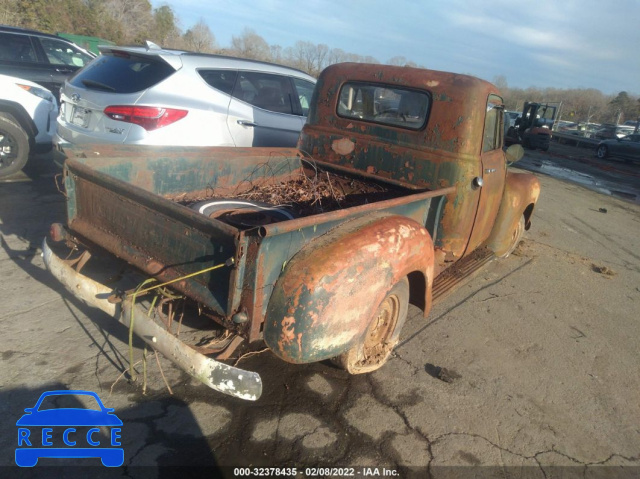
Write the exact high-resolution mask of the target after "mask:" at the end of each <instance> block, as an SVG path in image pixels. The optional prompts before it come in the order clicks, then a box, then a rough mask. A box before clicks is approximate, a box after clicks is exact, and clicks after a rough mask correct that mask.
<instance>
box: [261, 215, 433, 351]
mask: <svg viewBox="0 0 640 479" xmlns="http://www.w3.org/2000/svg"><path fill="white" fill-rule="evenodd" d="M433 255H434V252H433V242H432V239H431V236H430V235H429V232H428V231H427V230H426V229H425V228H424V227H423V226H422V225H420V224H419V223H417V222H415V221H413V220H411V219H409V218H406V217H404V216H391V215H389V216H384V215H375V216H373V215H369V216H367V217H365V218H359V219H357V220H353V221H349V222H347V223H343V224H342V225H340V226H338V227H337V228H335V229H333V230H331V231H330V232H329V233H327V234H325V235H323V236H321V237H318V238H316V239H315V240H313V241H312V242H310V243H309V244H307V245H306V246H305V247H304V248H303V249H302V250H300V251H299V252H298V253H297V254H296V255H295V256H294V257H293V258H292V259H291V260H290V261H289V262H288V264H287V266H286V268H285V269H284V272H283V273H282V275H281V276H280V278H279V279H278V281H277V283H276V285H275V287H274V291H273V294H272V295H271V298H270V300H269V306H268V307H267V313H266V317H265V325H264V340H265V342H266V344H267V345H268V346H269V348H270V349H271V350H272V351H273V352H274V354H276V355H277V356H278V357H280V358H281V359H283V360H285V361H288V362H292V363H309V362H315V361H322V360H324V359H329V358H332V357H336V356H338V355H340V354H341V353H343V352H345V351H347V350H348V349H349V348H350V347H352V346H353V345H354V344H355V343H356V342H357V341H358V340H359V339H360V338H361V337H362V336H363V335H364V333H365V330H366V328H367V326H368V324H369V322H370V320H371V317H372V315H373V314H374V312H375V310H376V308H377V307H378V305H379V304H380V303H381V302H382V300H383V299H384V297H385V295H386V294H387V293H388V292H389V291H390V290H391V288H392V287H393V285H395V284H396V283H397V282H398V281H400V280H401V279H402V278H403V277H405V276H407V275H408V274H409V273H413V272H419V273H421V274H422V275H423V276H424V279H425V281H424V282H420V283H421V284H422V285H425V286H426V288H425V291H423V294H424V298H420V299H421V301H420V302H422V299H424V304H426V306H425V314H426V312H427V311H426V310H428V308H429V306H430V304H431V297H430V296H431V281H432V279H433V257H434V256H433ZM412 276H413V275H412Z"/></svg>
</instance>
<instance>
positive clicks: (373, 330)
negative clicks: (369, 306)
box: [333, 277, 409, 374]
mask: <svg viewBox="0 0 640 479" xmlns="http://www.w3.org/2000/svg"><path fill="white" fill-rule="evenodd" d="M408 310H409V280H408V279H407V278H406V277H405V278H403V279H402V280H401V281H399V282H398V283H396V284H395V285H394V286H393V288H391V290H390V291H389V292H388V293H387V294H386V296H385V298H384V299H383V300H382V302H381V303H380V304H379V305H378V307H377V308H376V311H375V313H374V315H373V318H371V321H370V323H369V326H368V327H367V330H366V332H365V334H364V336H363V337H362V338H361V339H360V340H359V342H358V344H356V345H355V346H353V347H352V348H351V349H350V350H349V351H347V352H345V353H343V354H341V355H340V356H338V357H337V358H334V359H333V363H334V364H336V365H337V366H338V367H340V368H342V369H344V370H346V371H347V372H348V373H349V374H364V373H370V372H372V371H375V370H376V369H380V368H381V367H382V366H383V365H384V364H385V363H386V362H387V360H388V359H389V356H390V355H391V352H392V351H393V348H394V347H395V345H396V344H398V339H399V336H400V331H401V330H402V326H404V322H405V321H406V319H407V311H408Z"/></svg>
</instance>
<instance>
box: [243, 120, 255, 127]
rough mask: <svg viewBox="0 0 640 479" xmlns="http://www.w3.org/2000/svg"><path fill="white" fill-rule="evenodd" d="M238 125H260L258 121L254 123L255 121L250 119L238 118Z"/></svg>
mask: <svg viewBox="0 0 640 479" xmlns="http://www.w3.org/2000/svg"><path fill="white" fill-rule="evenodd" d="M238 125H242V126H258V124H257V123H254V122H252V121H249V120H238Z"/></svg>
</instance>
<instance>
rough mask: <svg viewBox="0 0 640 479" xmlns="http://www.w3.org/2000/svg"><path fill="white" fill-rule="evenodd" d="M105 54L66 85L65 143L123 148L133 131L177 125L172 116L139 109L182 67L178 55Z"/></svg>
mask: <svg viewBox="0 0 640 479" xmlns="http://www.w3.org/2000/svg"><path fill="white" fill-rule="evenodd" d="M101 50H102V55H101V56H100V57H98V58H97V59H96V60H94V61H93V62H92V63H91V64H89V65H88V66H87V67H86V68H83V69H82V70H80V71H79V72H78V73H77V74H76V75H74V76H73V77H72V78H71V79H70V80H68V81H67V82H66V83H65V87H64V89H63V91H62V95H61V98H60V119H59V121H58V135H59V136H60V137H61V138H63V139H64V140H66V141H69V142H71V143H84V142H87V141H90V142H92V143H100V142H104V143H123V142H124V141H125V140H126V138H127V137H128V136H129V133H130V130H131V129H132V127H133V125H140V126H142V127H143V128H145V129H153V128H154V127H158V126H159V125H161V124H162V122H166V121H169V120H171V119H172V118H171V115H172V111H171V110H167V109H163V108H157V107H146V106H134V105H136V103H137V101H138V100H139V99H140V97H141V96H142V95H143V94H144V92H145V91H146V90H148V89H149V88H151V87H153V86H154V85H157V84H158V83H160V82H162V81H164V80H166V79H167V78H169V77H170V76H171V75H173V74H174V73H175V72H176V71H177V70H178V69H180V68H181V67H182V60H181V59H180V56H179V54H177V53H176V52H166V51H164V50H161V51H160V52H153V51H151V52H148V53H147V52H144V51H141V50H140V49H134V48H114V47H102V48H101ZM89 139H90V140H89Z"/></svg>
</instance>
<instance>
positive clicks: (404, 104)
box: [337, 82, 431, 130]
mask: <svg viewBox="0 0 640 479" xmlns="http://www.w3.org/2000/svg"><path fill="white" fill-rule="evenodd" d="M430 104H431V98H430V96H429V94H428V93H427V92H424V91H416V90H407V89H403V88H395V87H393V86H385V85H380V84H379V83H360V82H358V83H356V82H352V83H345V84H344V85H343V86H342V88H341V89H340V96H339V100H338V107H337V113H338V116H341V117H343V118H352V119H355V120H364V121H368V122H372V123H380V124H382V125H391V126H396V127H400V128H406V129H409V130H419V129H421V128H422V127H424V125H425V124H426V123H427V117H428V115H429V106H430Z"/></svg>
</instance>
